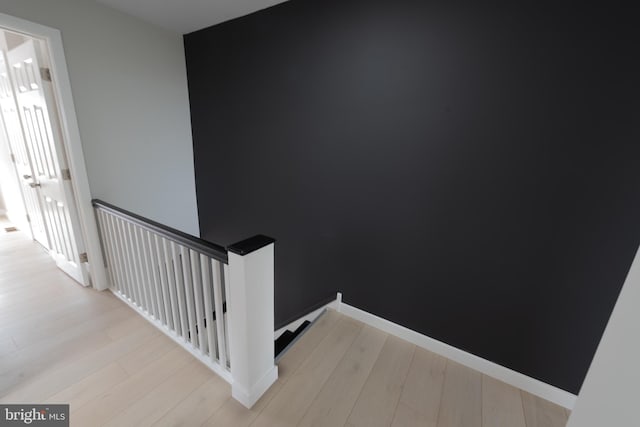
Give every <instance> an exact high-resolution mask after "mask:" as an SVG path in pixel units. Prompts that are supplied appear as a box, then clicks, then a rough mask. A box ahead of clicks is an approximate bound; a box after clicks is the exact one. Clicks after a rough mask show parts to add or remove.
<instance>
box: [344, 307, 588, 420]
mask: <svg viewBox="0 0 640 427" xmlns="http://www.w3.org/2000/svg"><path fill="white" fill-rule="evenodd" d="M338 295H339V299H340V302H337V301H338V300H336V301H334V302H336V305H337V307H338V308H337V309H336V311H339V312H340V313H342V314H344V315H347V316H349V317H352V318H354V319H356V320H359V321H361V322H363V323H366V324H367V325H370V326H373V327H374V328H378V329H380V330H382V331H384V332H387V333H389V334H391V335H395V336H397V337H398V338H402V339H404V340H406V341H409V342H410V343H412V344H415V345H417V346H419V347H422V348H424V349H426V350H429V351H431V352H433V353H436V354H439V355H440V356H443V357H446V358H447V359H450V360H453V361H454V362H457V363H460V364H461V365H464V366H467V367H469V368H471V369H475V370H476V371H478V372H481V373H483V374H485V375H488V376H490V377H493V378H496V379H498V380H500V381H502V382H505V383H507V384H509V385H512V386H514V387H516V388H519V389H521V390H524V391H526V392H529V393H531V394H533V395H536V396H538V397H541V398H542V399H545V400H548V401H550V402H553V403H555V404H557V405H560V406H562V407H564V408H567V409H573V406H574V405H575V402H576V399H577V396H576V395H575V394H572V393H569V392H568V391H565V390H562V389H560V388H557V387H554V386H552V385H550V384H547V383H544V382H542V381H540V380H537V379H535V378H531V377H529V376H526V375H524V374H521V373H520V372H516V371H514V370H512V369H509V368H506V367H504V366H501V365H498V364H497V363H494V362H491V361H489V360H486V359H483V358H481V357H478V356H475V355H473V354H471V353H467V352H466V351H464V350H460V349H458V348H456V347H453V346H450V345H449V344H445V343H443V342H441V341H438V340H435V339H433V338H430V337H428V336H426V335H422V334H420V333H418V332H416V331H413V330H411V329H408V328H405V327H404V326H400V325H398V324H397V323H393V322H390V321H388V320H386V319H383V318H381V317H378V316H376V315H374V314H371V313H368V312H366V311H363V310H360V309H358V308H356V307H353V306H350V305H348V304H345V303H343V302H341V297H342V296H341V294H338Z"/></svg>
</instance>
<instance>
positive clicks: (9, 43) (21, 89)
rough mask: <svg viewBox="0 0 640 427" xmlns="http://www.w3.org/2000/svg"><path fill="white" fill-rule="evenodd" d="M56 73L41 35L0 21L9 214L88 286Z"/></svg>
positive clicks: (1, 122)
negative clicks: (13, 27)
mask: <svg viewBox="0 0 640 427" xmlns="http://www.w3.org/2000/svg"><path fill="white" fill-rule="evenodd" d="M54 78H55V76H54V75H53V73H52V69H51V60H50V54H49V50H48V47H47V43H46V41H45V40H42V39H38V38H36V37H31V36H29V35H26V34H22V33H19V32H16V31H11V30H8V29H3V28H0V139H2V140H3V141H2V142H1V145H2V147H0V148H1V149H2V150H3V155H4V156H5V159H4V161H3V173H2V176H1V177H0V179H1V181H0V186H1V187H2V195H3V199H4V202H5V205H6V207H5V210H6V214H7V216H8V217H9V219H10V220H11V221H12V222H13V223H14V224H15V225H16V226H17V227H19V228H21V229H22V230H24V231H25V232H26V233H27V234H28V235H30V236H31V237H32V238H33V240H35V241H36V242H38V243H39V244H40V245H42V246H43V247H44V248H45V249H46V250H47V251H48V253H49V254H50V255H51V257H52V258H53V259H54V260H55V262H56V265H57V266H58V267H59V268H60V269H61V270H63V271H64V272H65V273H67V274H68V275H69V276H71V277H72V278H73V279H75V280H76V281H77V282H78V283H80V284H82V285H84V286H88V285H89V284H90V280H89V268H88V264H87V261H88V256H87V252H86V250H85V236H83V231H82V227H81V225H80V218H79V213H78V209H77V201H76V197H75V193H74V188H73V183H72V180H71V172H70V168H69V162H68V157H67V152H66V148H65V141H64V136H63V130H62V121H61V115H60V112H59V108H58V105H59V104H58V101H57V100H56V96H57V95H56V93H55V86H54V84H53V79H54ZM7 158H8V160H7Z"/></svg>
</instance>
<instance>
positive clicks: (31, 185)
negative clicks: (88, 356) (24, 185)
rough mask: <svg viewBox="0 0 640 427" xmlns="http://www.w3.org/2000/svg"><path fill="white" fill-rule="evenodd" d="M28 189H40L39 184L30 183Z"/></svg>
mask: <svg viewBox="0 0 640 427" xmlns="http://www.w3.org/2000/svg"><path fill="white" fill-rule="evenodd" d="M29 187H31V188H36V187H40V183H39V182H30V183H29Z"/></svg>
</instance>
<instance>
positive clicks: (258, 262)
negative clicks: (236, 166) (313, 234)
mask: <svg viewBox="0 0 640 427" xmlns="http://www.w3.org/2000/svg"><path fill="white" fill-rule="evenodd" d="M274 242H275V240H274V239H272V238H270V237H267V236H262V235H258V236H254V237H251V238H249V239H247V240H243V241H241V242H238V243H235V244H233V245H231V246H229V247H228V248H227V250H228V253H229V295H228V296H227V298H228V303H227V310H228V311H227V320H228V326H229V355H230V358H231V363H230V365H231V376H232V377H233V384H232V386H231V395H232V396H233V397H234V398H235V399H236V400H238V401H239V402H240V403H242V404H243V405H244V406H246V407H247V408H251V406H253V404H254V403H256V401H257V400H258V399H259V398H260V396H262V394H264V392H265V391H267V389H268V388H269V387H270V386H271V385H272V384H273V383H274V382H275V381H276V380H277V379H278V367H277V366H276V365H275V361H274V344H273V331H274V317H273V316H274V314H273V310H274V308H273V305H274V296H273V292H274V291H273V288H274V267H273V255H274Z"/></svg>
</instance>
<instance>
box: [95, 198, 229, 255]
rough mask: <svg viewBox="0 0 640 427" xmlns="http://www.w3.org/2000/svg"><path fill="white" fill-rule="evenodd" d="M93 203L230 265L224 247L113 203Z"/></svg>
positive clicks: (97, 206)
mask: <svg viewBox="0 0 640 427" xmlns="http://www.w3.org/2000/svg"><path fill="white" fill-rule="evenodd" d="M91 203H92V204H93V206H94V207H96V208H99V209H103V210H105V211H107V212H110V213H111V214H113V215H116V216H118V217H120V218H122V219H125V220H127V221H131V222H133V223H135V224H137V225H139V226H140V227H142V228H145V229H147V230H149V231H153V232H154V233H157V234H159V235H162V236H164V237H166V238H169V239H171V240H174V241H176V242H178V243H180V244H182V245H184V246H186V247H188V248H190V249H193V250H195V251H198V252H200V253H202V254H204V255H207V256H209V257H211V258H214V259H217V260H218V261H222V262H223V263H225V264H228V263H229V257H228V255H227V250H226V249H225V248H224V247H223V246H220V245H216V244H215V243H211V242H207V241H206V240H202V239H200V238H198V237H195V236H192V235H190V234H187V233H183V232H182V231H180V230H176V229H175V228H171V227H167V226H166V225H163V224H160V223H159V222H155V221H152V220H150V219H148V218H145V217H143V216H140V215H137V214H134V213H133V212H129V211H127V210H125V209H122V208H119V207H117V206H114V205H112V204H111V203H107V202H105V201H102V200H99V199H93V200H92V201H91Z"/></svg>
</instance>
